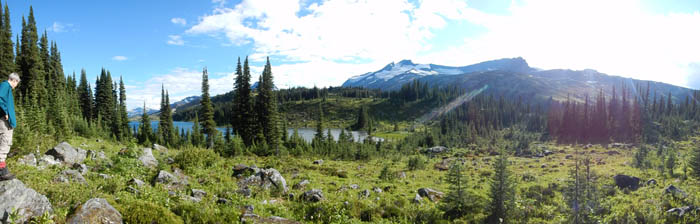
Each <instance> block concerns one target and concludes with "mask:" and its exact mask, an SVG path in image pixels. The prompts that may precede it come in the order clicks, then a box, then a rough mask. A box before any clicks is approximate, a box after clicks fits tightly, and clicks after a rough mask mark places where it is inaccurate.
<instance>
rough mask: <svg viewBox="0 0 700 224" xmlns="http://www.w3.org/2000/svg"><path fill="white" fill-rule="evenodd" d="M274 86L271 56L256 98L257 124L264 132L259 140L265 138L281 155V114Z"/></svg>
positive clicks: (276, 152)
mask: <svg viewBox="0 0 700 224" xmlns="http://www.w3.org/2000/svg"><path fill="white" fill-rule="evenodd" d="M274 88H275V84H274V82H273V78H272V66H271V65H270V58H267V63H266V64H265V68H264V69H263V73H262V76H260V81H259V82H258V95H257V98H256V99H255V114H256V118H257V119H256V124H257V129H258V132H262V134H263V138H262V139H259V140H264V141H265V143H266V144H267V145H268V146H269V147H270V148H272V149H275V155H279V151H277V149H278V148H277V146H278V145H279V142H280V133H279V127H278V126H279V125H278V123H279V120H278V119H279V115H278V112H277V96H276V94H275V92H274Z"/></svg>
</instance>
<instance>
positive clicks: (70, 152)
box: [46, 142, 87, 165]
mask: <svg viewBox="0 0 700 224" xmlns="http://www.w3.org/2000/svg"><path fill="white" fill-rule="evenodd" d="M46 155H51V156H53V157H54V158H55V159H56V160H58V161H61V162H63V163H64V164H67V165H73V164H75V163H83V160H85V158H86V157H87V151H85V150H84V149H81V148H77V149H76V148H73V146H71V145H70V144H68V143H67V142H61V143H60V144H58V145H56V146H54V147H53V148H52V149H50V150H49V151H47V152H46Z"/></svg>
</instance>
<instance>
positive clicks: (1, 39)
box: [0, 2, 19, 80]
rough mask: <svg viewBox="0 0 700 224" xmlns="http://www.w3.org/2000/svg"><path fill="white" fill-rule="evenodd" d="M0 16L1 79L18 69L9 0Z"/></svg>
mask: <svg viewBox="0 0 700 224" xmlns="http://www.w3.org/2000/svg"><path fill="white" fill-rule="evenodd" d="M1 5H2V4H0V6H1ZM0 12H2V10H0ZM0 17H1V18H0V21H2V23H1V27H0V29H1V30H0V79H1V80H5V79H7V75H8V74H10V73H12V72H14V71H16V70H17V69H16V67H15V52H14V50H13V48H14V44H13V43H12V28H11V24H10V9H9V8H8V7H7V2H5V11H4V12H3V13H2V16H0ZM18 44H19V43H18Z"/></svg>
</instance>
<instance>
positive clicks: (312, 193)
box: [302, 189, 324, 202]
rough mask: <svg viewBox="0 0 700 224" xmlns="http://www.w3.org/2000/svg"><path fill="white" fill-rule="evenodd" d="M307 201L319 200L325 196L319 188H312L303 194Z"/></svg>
mask: <svg viewBox="0 0 700 224" xmlns="http://www.w3.org/2000/svg"><path fill="white" fill-rule="evenodd" d="M302 197H303V198H304V200H305V201H308V202H319V201H322V200H323V199H324V197H323V192H322V191H321V190H319V189H311V190H309V191H307V192H304V194H303V195H302Z"/></svg>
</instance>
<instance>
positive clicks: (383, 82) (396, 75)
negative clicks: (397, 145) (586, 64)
mask: <svg viewBox="0 0 700 224" xmlns="http://www.w3.org/2000/svg"><path fill="white" fill-rule="evenodd" d="M495 70H503V71H511V72H531V71H535V69H533V68H530V66H529V65H528V64H527V62H526V61H525V59H523V58H522V57H517V58H503V59H498V60H492V61H485V62H481V63H477V64H473V65H468V66H463V67H452V66H444V65H437V64H416V63H414V62H413V61H411V60H407V59H405V60H401V61H399V62H392V63H389V64H387V65H386V66H384V68H382V69H381V70H379V71H376V72H369V73H365V74H362V75H358V76H353V77H351V78H350V79H348V80H347V81H345V83H343V86H360V87H367V88H381V89H398V88H400V87H401V85H403V84H404V83H407V82H410V81H412V80H413V79H416V78H421V77H426V76H433V75H438V76H440V75H461V74H467V73H472V72H483V71H495Z"/></svg>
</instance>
